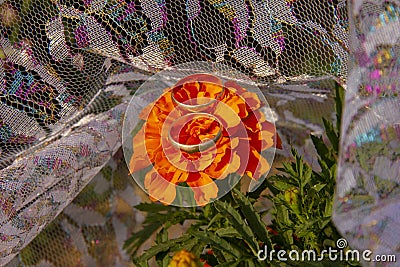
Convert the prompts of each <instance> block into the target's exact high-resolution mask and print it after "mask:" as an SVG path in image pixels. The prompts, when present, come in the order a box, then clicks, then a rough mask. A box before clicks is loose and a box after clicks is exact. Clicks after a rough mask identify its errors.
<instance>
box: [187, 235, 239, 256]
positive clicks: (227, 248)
mask: <svg viewBox="0 0 400 267" xmlns="http://www.w3.org/2000/svg"><path fill="white" fill-rule="evenodd" d="M189 233H190V234H191V235H192V236H193V237H195V238H197V239H199V240H200V241H202V242H204V243H206V244H209V245H210V246H211V247H214V248H216V249H218V250H220V251H221V252H225V253H224V256H225V259H226V260H227V261H233V260H237V259H240V257H241V255H242V253H241V251H240V250H239V249H237V248H235V247H234V246H233V245H232V244H231V243H229V242H228V241H226V240H225V239H223V238H221V237H219V236H217V235H216V234H214V233H213V232H201V231H195V230H192V231H190V232H189Z"/></svg>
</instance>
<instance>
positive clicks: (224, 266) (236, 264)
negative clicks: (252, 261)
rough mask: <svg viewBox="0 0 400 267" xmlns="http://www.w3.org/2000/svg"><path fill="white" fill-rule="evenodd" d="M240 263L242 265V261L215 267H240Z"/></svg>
mask: <svg viewBox="0 0 400 267" xmlns="http://www.w3.org/2000/svg"><path fill="white" fill-rule="evenodd" d="M239 263H242V261H240V260H236V261H230V262H224V263H220V264H218V265H216V266H215V267H236V266H238V265H239Z"/></svg>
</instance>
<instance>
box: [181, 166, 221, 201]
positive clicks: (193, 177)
mask: <svg viewBox="0 0 400 267" xmlns="http://www.w3.org/2000/svg"><path fill="white" fill-rule="evenodd" d="M186 183H187V184H188V185H189V186H190V187H191V188H192V190H193V192H194V199H195V200H196V203H197V205H199V206H204V205H207V204H208V203H210V201H211V200H212V199H214V198H216V197H217V196H218V186H217V185H216V184H215V182H214V181H213V179H211V178H210V176H208V175H207V174H205V173H203V172H197V173H196V172H192V173H190V174H189V178H188V180H187V181H186Z"/></svg>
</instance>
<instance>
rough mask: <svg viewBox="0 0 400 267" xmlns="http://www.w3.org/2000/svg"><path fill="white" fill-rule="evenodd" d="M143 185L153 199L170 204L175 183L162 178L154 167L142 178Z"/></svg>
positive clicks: (174, 193) (174, 190)
mask: <svg viewBox="0 0 400 267" xmlns="http://www.w3.org/2000/svg"><path fill="white" fill-rule="evenodd" d="M144 186H145V188H146V190H147V191H148V193H149V195H150V198H151V199H152V200H153V201H160V202H161V203H163V204H165V205H170V204H171V203H172V202H173V201H174V200H175V197H176V185H175V184H173V183H171V182H169V181H167V180H166V179H164V178H163V177H162V176H161V175H160V174H158V173H157V172H156V171H155V170H154V169H152V170H151V171H149V172H148V173H147V174H146V176H145V179H144Z"/></svg>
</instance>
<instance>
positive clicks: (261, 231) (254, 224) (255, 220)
mask: <svg viewBox="0 0 400 267" xmlns="http://www.w3.org/2000/svg"><path fill="white" fill-rule="evenodd" d="M232 191H233V193H234V198H235V201H236V202H237V203H238V204H239V206H240V211H241V212H242V213H243V215H244V217H245V218H246V221H247V223H248V224H249V226H250V228H251V229H252V230H253V232H254V233H255V235H256V236H257V238H258V239H259V240H261V241H262V242H264V243H265V244H267V246H268V247H269V248H272V244H271V240H270V239H269V234H268V231H267V226H266V225H265V223H264V222H263V221H262V220H261V217H260V215H259V214H258V212H257V211H256V210H255V209H254V207H253V205H252V204H251V202H250V200H249V199H248V198H246V197H245V196H244V195H243V194H242V192H240V191H239V190H237V189H233V190H232Z"/></svg>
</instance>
